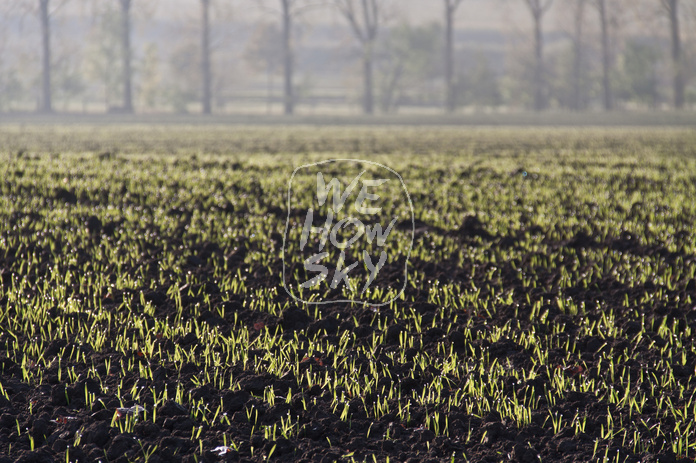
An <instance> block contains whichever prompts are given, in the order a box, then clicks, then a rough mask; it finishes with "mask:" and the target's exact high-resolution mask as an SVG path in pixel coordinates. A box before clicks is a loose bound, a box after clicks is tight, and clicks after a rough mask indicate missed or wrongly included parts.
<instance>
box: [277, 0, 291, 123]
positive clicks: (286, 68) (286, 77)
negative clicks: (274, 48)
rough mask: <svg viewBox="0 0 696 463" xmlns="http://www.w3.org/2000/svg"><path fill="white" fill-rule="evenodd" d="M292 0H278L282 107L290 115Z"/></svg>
mask: <svg viewBox="0 0 696 463" xmlns="http://www.w3.org/2000/svg"><path fill="white" fill-rule="evenodd" d="M293 3H294V0H280V4H281V7H282V9H283V88H284V93H283V107H284V111H285V114H287V115H290V114H292V113H293V112H294V110H295V95H294V94H293V86H292V74H293V57H292V42H291V40H292V13H293V12H292V6H293Z"/></svg>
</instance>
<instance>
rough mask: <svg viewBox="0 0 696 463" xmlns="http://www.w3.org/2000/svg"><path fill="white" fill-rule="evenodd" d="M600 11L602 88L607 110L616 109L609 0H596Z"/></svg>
mask: <svg viewBox="0 0 696 463" xmlns="http://www.w3.org/2000/svg"><path fill="white" fill-rule="evenodd" d="M595 5H596V6H597V11H598V12H599V24H600V28H601V31H602V90H603V92H602V93H603V98H602V99H603V102H604V109H605V111H611V110H612V109H614V97H613V95H612V89H611V78H610V77H611V76H610V75H611V50H610V45H609V17H608V15H607V0H595Z"/></svg>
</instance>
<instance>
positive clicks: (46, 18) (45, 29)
mask: <svg viewBox="0 0 696 463" xmlns="http://www.w3.org/2000/svg"><path fill="white" fill-rule="evenodd" d="M48 2H49V0H39V17H40V19H41V50H42V53H43V55H42V73H41V106H40V108H39V110H40V111H41V112H45V113H50V112H52V111H53V107H52V104H51V21H50V15H49V13H48Z"/></svg>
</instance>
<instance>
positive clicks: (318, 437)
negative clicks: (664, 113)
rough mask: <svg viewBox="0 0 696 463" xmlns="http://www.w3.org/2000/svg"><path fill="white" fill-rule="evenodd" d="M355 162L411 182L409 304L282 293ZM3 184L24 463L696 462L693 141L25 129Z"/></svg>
mask: <svg viewBox="0 0 696 463" xmlns="http://www.w3.org/2000/svg"><path fill="white" fill-rule="evenodd" d="M331 158H358V159H363V160H369V161H375V162H379V163H381V164H384V165H386V166H388V167H390V168H392V169H394V170H395V171H396V172H398V173H399V174H400V175H401V176H402V177H403V181H404V183H405V185H407V187H408V191H409V193H410V199H411V201H412V205H413V210H414V215H415V230H414V231H413V236H414V242H413V248H412V249H411V252H410V258H409V264H408V269H409V272H408V282H407V284H406V289H405V291H404V292H403V293H402V294H401V295H400V296H399V297H398V298H397V299H396V300H395V301H393V302H391V303H388V304H385V305H377V304H366V305H363V304H357V303H337V302H336V303H328V304H323V305H304V304H300V303H298V302H296V301H295V300H294V299H293V298H292V297H290V295H288V293H286V291H285V290H284V289H283V286H282V280H283V249H282V248H283V243H284V233H285V227H286V220H288V218H289V215H290V214H289V212H292V211H288V206H287V202H288V182H289V180H290V177H291V175H292V172H293V170H294V169H295V168H296V167H298V166H300V165H303V164H308V163H311V162H316V161H322V160H326V159H331ZM300 177H301V176H300ZM305 177H307V178H305V180H307V179H309V180H311V178H309V176H305ZM0 179H1V180H0V281H1V283H0V462H5V461H15V460H16V461H25V462H30V461H32V462H33V461H38V462H43V461H59V462H67V461H99V460H101V461H110V462H129V461H150V462H175V461H186V462H192V461H266V460H273V461H306V462H333V461H339V462H363V461H366V462H385V461H390V462H406V461H412V462H416V461H425V462H441V461H444V462H449V461H455V462H460V461H472V462H474V461H477V462H478V461H487V462H504V461H519V462H526V463H530V462H537V461H544V462H586V461H606V462H638V461H640V462H662V463H666V462H693V461H694V458H696V434H695V432H696V424H694V421H695V419H696V400H695V399H696V370H695V369H696V344H695V341H694V339H695V336H694V331H696V240H695V236H696V232H695V230H694V227H693V224H694V223H695V222H696V132H694V131H693V130H689V129H687V128H682V129H679V128H650V127H644V128H640V129H639V128H613V129H609V128H607V129H599V128H594V129H593V128H585V129H573V128H555V129H551V128H541V127H540V128H533V129H532V128H527V129H521V128H520V129H515V128H468V129H462V128H455V127H428V128H424V127H414V126H412V127H399V126H389V127H381V128H378V127H367V126H363V127H352V128H342V127H317V126H303V125H298V126H282V125H274V126H266V127H262V126H259V127H255V126H230V125H222V124H221V125H215V124H210V125H195V126H194V125H181V124H162V125H145V124H140V125H136V124H133V125H128V124H121V125H114V126H107V125H85V124H71V125H53V124H43V125H31V124H28V125H25V124H22V125H4V126H0ZM294 232H297V233H298V234H299V232H298V231H297V230H295V229H293V233H294ZM398 236H401V237H402V238H400V239H403V240H405V239H407V238H408V237H409V236H411V235H410V234H408V233H406V234H401V235H398ZM391 246H393V248H390V249H396V250H399V249H405V246H407V243H405V242H399V241H398V240H397V241H396V242H394V243H392V244H391ZM291 257H292V256H291ZM291 260H292V259H291ZM389 275H391V274H389ZM392 283H394V284H396V282H393V281H390V280H389V277H388V275H387V276H384V277H383V278H381V279H380V280H379V284H380V285H381V287H382V288H387V290H385V291H384V292H382V293H380V292H378V291H375V292H374V293H373V296H375V297H383V298H384V299H385V300H387V299H388V298H389V294H388V288H389V286H390V284H392ZM327 294H328V296H327V297H328V298H329V299H333V298H336V299H338V298H339V297H338V296H337V295H335V294H329V293H327Z"/></svg>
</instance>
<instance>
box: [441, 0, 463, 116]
mask: <svg viewBox="0 0 696 463" xmlns="http://www.w3.org/2000/svg"><path fill="white" fill-rule="evenodd" d="M461 3H462V0H445V84H446V86H447V90H446V91H447V96H446V98H445V107H446V109H447V112H450V113H451V112H454V109H455V107H456V103H457V102H456V99H455V96H454V92H455V89H454V37H453V35H454V14H455V13H456V12H457V8H459V5H461Z"/></svg>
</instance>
